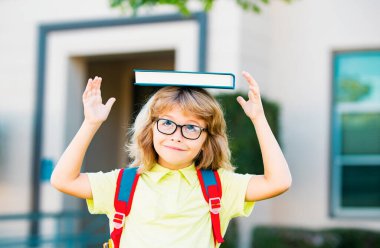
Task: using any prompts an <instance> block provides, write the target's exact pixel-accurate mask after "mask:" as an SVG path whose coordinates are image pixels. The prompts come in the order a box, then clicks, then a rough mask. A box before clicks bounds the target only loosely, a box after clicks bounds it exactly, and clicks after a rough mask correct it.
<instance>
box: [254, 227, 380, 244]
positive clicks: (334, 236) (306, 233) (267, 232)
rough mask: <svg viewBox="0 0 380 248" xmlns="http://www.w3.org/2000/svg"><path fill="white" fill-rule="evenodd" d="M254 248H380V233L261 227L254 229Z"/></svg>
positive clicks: (357, 230)
mask: <svg viewBox="0 0 380 248" xmlns="http://www.w3.org/2000/svg"><path fill="white" fill-rule="evenodd" d="M251 247H254V248H316V247H318V248H380V232H374V231H369V230H362V229H346V228H334V229H322V230H310V229H303V228H294V227H271V226H260V227H256V228H254V229H253V236H252V243H251Z"/></svg>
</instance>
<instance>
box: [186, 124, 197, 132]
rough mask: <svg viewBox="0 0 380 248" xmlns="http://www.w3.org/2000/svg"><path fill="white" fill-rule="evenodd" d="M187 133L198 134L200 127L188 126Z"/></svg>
mask: <svg viewBox="0 0 380 248" xmlns="http://www.w3.org/2000/svg"><path fill="white" fill-rule="evenodd" d="M185 127H186V131H188V132H197V131H198V129H199V128H198V127H197V126H194V125H186V126H185Z"/></svg>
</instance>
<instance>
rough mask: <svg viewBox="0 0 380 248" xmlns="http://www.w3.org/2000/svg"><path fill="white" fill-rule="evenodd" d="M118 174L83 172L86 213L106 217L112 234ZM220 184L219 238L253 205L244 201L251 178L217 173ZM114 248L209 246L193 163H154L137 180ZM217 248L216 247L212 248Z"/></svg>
mask: <svg viewBox="0 0 380 248" xmlns="http://www.w3.org/2000/svg"><path fill="white" fill-rule="evenodd" d="M118 172H119V169H117V170H113V171H111V172H108V173H103V172H97V173H88V177H89V180H90V184H91V189H92V195H93V199H87V200H86V201H87V206H88V209H89V212H90V213H91V214H106V215H107V216H108V219H109V220H110V223H109V225H110V232H112V230H113V223H112V219H113V215H114V213H115V209H114V196H115V190H116V182H117V176H118ZM218 172H219V176H220V181H221V183H222V194H223V195H222V208H221V212H220V225H221V230H222V235H224V234H225V232H226V229H227V226H228V223H229V221H230V220H231V219H232V218H234V217H238V216H249V215H250V214H251V212H252V209H253V206H254V202H245V193H246V189H247V185H248V182H249V180H250V178H251V176H252V175H250V174H244V175H243V174H237V173H234V172H231V171H227V170H224V169H219V170H218ZM120 247H121V248H122V247H138V248H145V247H146V248H159V247H162V248H168V247H170V248H176V247H178V248H186V247H191V248H198V247H199V248H205V247H210V248H211V247H214V238H213V234H212V225H211V218H210V212H209V206H208V204H207V203H206V201H205V199H204V197H203V194H202V190H201V186H200V183H199V181H198V177H197V174H196V169H195V166H194V164H192V165H190V166H188V167H186V168H183V169H180V170H170V169H168V168H165V167H163V166H160V165H159V164H156V165H155V166H154V167H153V168H152V169H151V170H150V171H147V172H145V173H143V174H142V175H140V179H139V181H138V184H137V187H136V191H135V195H134V198H133V203H132V209H131V212H130V214H129V216H128V217H127V219H126V222H125V225H124V230H123V233H122V237H121V241H120ZM218 247H219V246H218Z"/></svg>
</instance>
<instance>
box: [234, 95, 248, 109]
mask: <svg viewBox="0 0 380 248" xmlns="http://www.w3.org/2000/svg"><path fill="white" fill-rule="evenodd" d="M236 100H237V101H238V103H239V104H240V106H241V107H244V105H245V104H246V101H245V100H244V98H243V97H241V96H238V97H237V98H236Z"/></svg>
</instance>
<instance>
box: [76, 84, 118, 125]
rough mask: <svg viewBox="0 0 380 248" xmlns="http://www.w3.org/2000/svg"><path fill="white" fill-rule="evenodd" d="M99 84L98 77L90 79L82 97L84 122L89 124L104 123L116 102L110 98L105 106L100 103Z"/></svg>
mask: <svg viewBox="0 0 380 248" xmlns="http://www.w3.org/2000/svg"><path fill="white" fill-rule="evenodd" d="M101 82H102V79H101V78H100V77H95V78H94V80H92V79H91V78H90V79H89V80H88V83H87V86H86V89H85V91H84V93H83V96H82V99H83V107H84V116H85V120H86V121H88V122H89V123H94V124H99V123H102V122H104V121H105V120H106V119H107V117H108V115H109V113H110V111H111V107H112V105H113V103H114V102H115V100H116V99H115V98H110V99H109V100H108V101H107V103H106V104H103V103H102V96H101V91H100V85H101Z"/></svg>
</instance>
